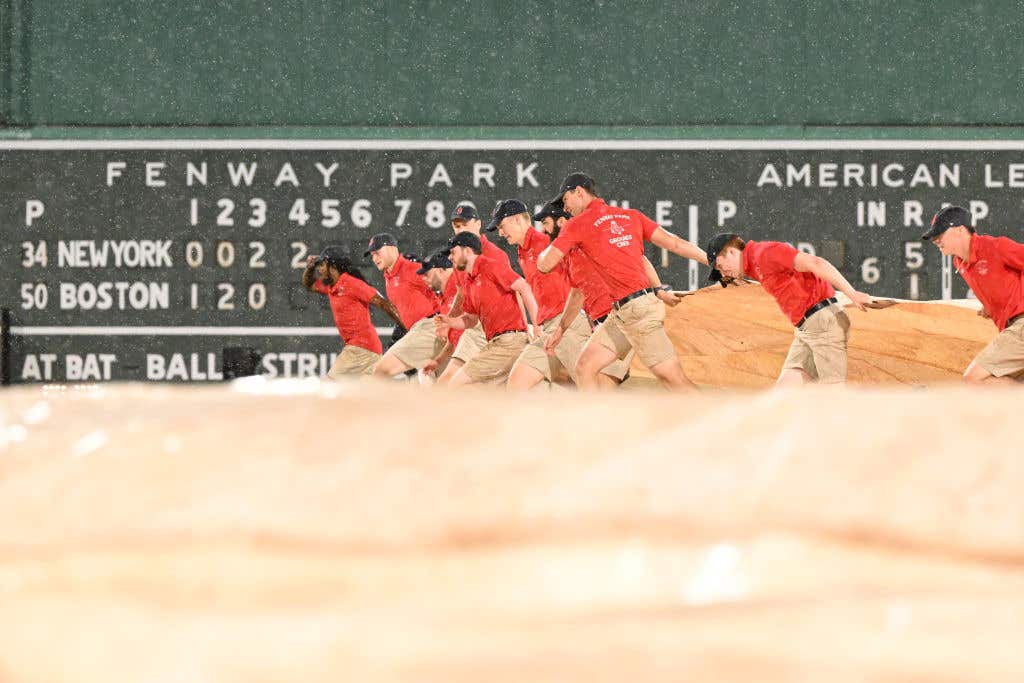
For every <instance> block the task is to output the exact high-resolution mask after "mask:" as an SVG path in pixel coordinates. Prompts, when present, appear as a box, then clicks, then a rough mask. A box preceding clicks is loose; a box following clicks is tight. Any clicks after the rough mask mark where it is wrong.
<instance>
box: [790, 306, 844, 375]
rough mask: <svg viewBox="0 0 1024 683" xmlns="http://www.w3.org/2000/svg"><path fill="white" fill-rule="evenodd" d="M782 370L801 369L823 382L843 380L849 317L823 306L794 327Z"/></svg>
mask: <svg viewBox="0 0 1024 683" xmlns="http://www.w3.org/2000/svg"><path fill="white" fill-rule="evenodd" d="M794 334H795V338H794V339H793V344H792V345H790V347H789V354H788V355H787V356H786V362H785V363H783V364H782V369H783V370H789V369H798V370H803V371H804V372H806V373H807V374H808V375H810V376H811V379H815V380H817V381H818V382H820V383H822V384H837V383H839V382H845V381H846V343H847V341H848V340H849V338H850V318H849V317H848V316H847V315H846V312H845V311H844V310H843V309H842V308H840V307H839V306H837V305H835V304H832V305H831V306H829V307H828V308H823V309H821V310H820V311H818V312H817V313H815V314H814V315H812V316H811V317H810V318H808V319H807V322H805V323H804V326H803V329H800V328H799V327H798V328H796V330H795V332H794Z"/></svg>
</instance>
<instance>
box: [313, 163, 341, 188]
mask: <svg viewBox="0 0 1024 683" xmlns="http://www.w3.org/2000/svg"><path fill="white" fill-rule="evenodd" d="M313 165H314V166H316V170H318V171H320V175H322V176H323V178H324V187H330V186H331V176H332V175H334V172H335V171H337V170H338V162H334V163H333V164H331V165H330V166H324V165H323V164H321V163H320V162H319V161H318V162H316V163H315V164H313Z"/></svg>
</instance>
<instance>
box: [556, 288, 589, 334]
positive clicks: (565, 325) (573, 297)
mask: <svg viewBox="0 0 1024 683" xmlns="http://www.w3.org/2000/svg"><path fill="white" fill-rule="evenodd" d="M581 308H583V292H581V291H580V290H579V289H577V288H575V287H573V288H572V289H571V290H569V296H568V297H566V299H565V308H563V309H562V319H561V320H559V321H558V326H559V327H561V328H562V331H563V332H565V331H566V330H568V329H569V326H570V325H572V321H573V320H575V319H576V316H578V315H579V314H580V309H581Z"/></svg>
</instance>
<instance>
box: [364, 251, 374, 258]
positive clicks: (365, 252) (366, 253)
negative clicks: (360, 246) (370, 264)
mask: <svg viewBox="0 0 1024 683" xmlns="http://www.w3.org/2000/svg"><path fill="white" fill-rule="evenodd" d="M372 253H373V249H367V250H366V251H364V252H363V256H364V257H366V256H369V255H370V254H372Z"/></svg>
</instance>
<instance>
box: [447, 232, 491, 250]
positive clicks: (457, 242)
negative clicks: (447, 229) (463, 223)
mask: <svg viewBox="0 0 1024 683" xmlns="http://www.w3.org/2000/svg"><path fill="white" fill-rule="evenodd" d="M452 247H469V248H470V249H472V250H473V251H475V252H476V253H478V254H479V253H480V252H482V251H483V243H481V242H480V237H479V236H478V235H474V234H473V233H471V232H460V233H458V234H457V235H452V236H451V238H449V239H448V251H451V250H452Z"/></svg>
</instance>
